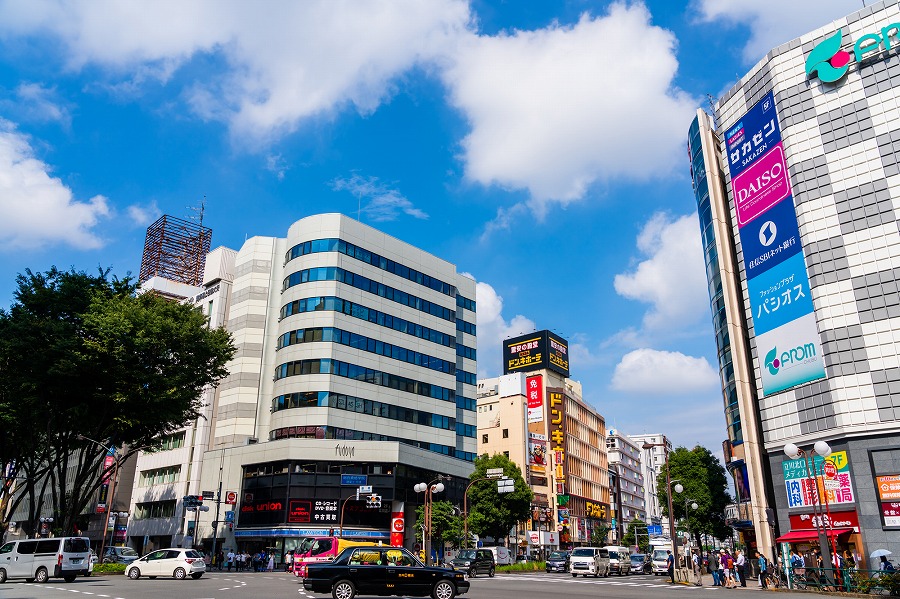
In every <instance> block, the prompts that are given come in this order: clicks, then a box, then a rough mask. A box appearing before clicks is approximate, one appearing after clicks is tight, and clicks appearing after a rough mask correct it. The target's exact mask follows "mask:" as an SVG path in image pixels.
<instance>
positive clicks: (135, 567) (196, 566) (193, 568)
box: [125, 547, 206, 580]
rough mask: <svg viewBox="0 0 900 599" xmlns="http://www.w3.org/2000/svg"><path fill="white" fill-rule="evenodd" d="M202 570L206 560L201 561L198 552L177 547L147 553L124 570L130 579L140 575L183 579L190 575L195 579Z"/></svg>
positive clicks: (200, 574) (203, 570) (201, 557)
mask: <svg viewBox="0 0 900 599" xmlns="http://www.w3.org/2000/svg"><path fill="white" fill-rule="evenodd" d="M204 572H206V562H204V561H203V556H202V555H200V553H198V552H197V551H194V550H193V549H180V548H177V547H173V548H171V549H159V550H157V551H154V552H152V553H148V554H147V555H145V556H144V557H142V558H140V559H138V560H135V561H133V562H132V563H131V564H129V565H128V568H127V569H126V570H125V574H126V575H127V576H128V578H130V579H131V580H137V579H138V578H140V577H141V576H146V577H147V578H156V577H157V576H172V577H174V578H177V579H178V580H184V579H185V578H187V577H188V576H190V577H191V578H193V579H194V580H196V579H198V578H200V577H201V576H203V573H204Z"/></svg>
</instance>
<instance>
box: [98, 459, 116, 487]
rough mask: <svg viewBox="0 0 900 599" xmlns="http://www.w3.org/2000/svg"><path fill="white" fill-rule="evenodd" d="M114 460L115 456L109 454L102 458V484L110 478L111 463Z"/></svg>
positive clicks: (106, 482) (106, 483)
mask: <svg viewBox="0 0 900 599" xmlns="http://www.w3.org/2000/svg"><path fill="white" fill-rule="evenodd" d="M115 461H116V458H114V457H113V456H111V455H108V456H106V458H104V459H103V478H101V479H100V480H101V482H102V483H103V484H104V485H108V484H109V479H110V478H112V471H113V464H114V463H115Z"/></svg>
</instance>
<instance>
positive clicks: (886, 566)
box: [869, 549, 894, 572]
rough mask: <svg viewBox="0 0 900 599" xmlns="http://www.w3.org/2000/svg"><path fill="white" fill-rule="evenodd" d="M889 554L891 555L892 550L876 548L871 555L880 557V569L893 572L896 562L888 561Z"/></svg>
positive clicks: (873, 557)
mask: <svg viewBox="0 0 900 599" xmlns="http://www.w3.org/2000/svg"><path fill="white" fill-rule="evenodd" d="M889 555H891V552H890V551H888V550H887V549H876V550H875V551H873V552H872V554H871V555H870V556H869V557H871V558H872V559H875V558H876V557H877V558H878V559H879V563H878V570H879V571H881V572H893V571H894V564H892V563H891V562H889V561H888V558H887V556H889Z"/></svg>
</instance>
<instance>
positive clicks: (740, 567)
mask: <svg viewBox="0 0 900 599" xmlns="http://www.w3.org/2000/svg"><path fill="white" fill-rule="evenodd" d="M746 565H747V558H745V557H744V552H743V551H741V550H738V552H737V559H736V560H734V573H735V574H737V577H738V580H740V581H741V586H742V587H746V586H747V571H746V570H745V566H746Z"/></svg>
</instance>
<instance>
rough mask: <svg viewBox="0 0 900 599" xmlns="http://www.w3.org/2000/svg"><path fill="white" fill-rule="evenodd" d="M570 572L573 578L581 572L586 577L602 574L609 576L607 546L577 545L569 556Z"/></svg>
mask: <svg viewBox="0 0 900 599" xmlns="http://www.w3.org/2000/svg"><path fill="white" fill-rule="evenodd" d="M569 572H571V573H572V578H577V577H578V575H579V574H581V575H582V576H584V577H585V578H587V576H588V575H591V576H594V577H597V576H600V575H601V574H602V575H603V577H604V578H606V577H607V576H609V552H608V551H607V550H606V548H605V547H576V548H575V549H574V550H572V556H571V557H570V558H569Z"/></svg>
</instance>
